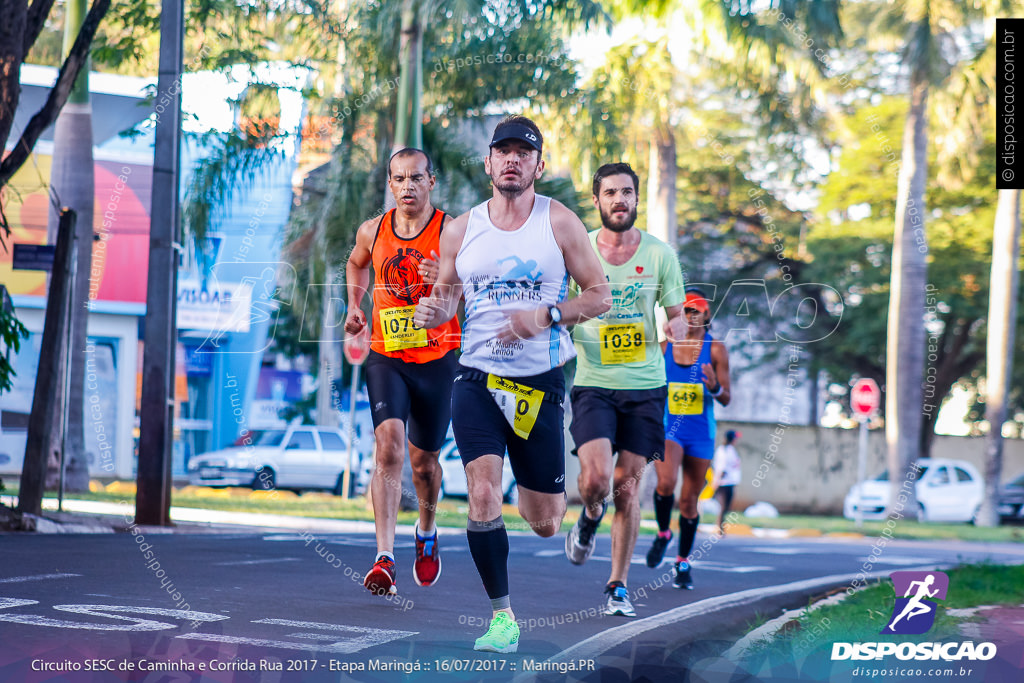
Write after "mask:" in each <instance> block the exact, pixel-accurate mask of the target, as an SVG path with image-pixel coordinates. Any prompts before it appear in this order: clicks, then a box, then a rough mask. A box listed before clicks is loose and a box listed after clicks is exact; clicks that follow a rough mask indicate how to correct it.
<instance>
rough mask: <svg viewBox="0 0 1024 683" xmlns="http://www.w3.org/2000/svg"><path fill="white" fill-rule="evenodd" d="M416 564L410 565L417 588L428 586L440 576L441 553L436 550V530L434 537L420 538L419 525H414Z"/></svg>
mask: <svg viewBox="0 0 1024 683" xmlns="http://www.w3.org/2000/svg"><path fill="white" fill-rule="evenodd" d="M415 534H416V562H415V563H413V565H412V578H413V579H415V580H416V585H418V586H430V585H433V583H434V582H435V581H437V579H438V577H440V576H441V553H440V551H439V550H438V548H437V529H436V528H435V529H434V536H433V537H432V538H428V539H426V540H422V539H421V538H420V525H419V524H417V525H416V532H415Z"/></svg>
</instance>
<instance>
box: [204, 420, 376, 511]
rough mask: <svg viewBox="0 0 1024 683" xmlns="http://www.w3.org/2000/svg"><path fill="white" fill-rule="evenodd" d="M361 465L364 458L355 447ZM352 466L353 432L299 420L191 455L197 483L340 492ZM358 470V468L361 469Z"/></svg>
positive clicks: (357, 461) (264, 488) (218, 485)
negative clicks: (249, 439)
mask: <svg viewBox="0 0 1024 683" xmlns="http://www.w3.org/2000/svg"><path fill="white" fill-rule="evenodd" d="M355 457H356V467H357V468H359V467H360V465H361V461H362V456H361V454H360V453H359V452H358V451H357V452H356V456H355ZM347 468H348V438H347V436H346V433H345V432H344V431H342V430H340V429H332V428H329V427H317V426H310V425H295V426H291V427H288V428H287V429H268V430H264V431H263V432H262V433H260V434H259V437H258V438H257V439H256V440H255V441H253V442H252V443H251V444H245V443H244V441H243V443H242V444H241V445H238V446H230V447H228V448H223V449H221V450H219V451H212V452H210V453H204V454H202V455H199V456H196V457H194V458H192V459H191V460H190V461H189V464H188V475H189V482H190V483H192V484H194V485H196V486H217V487H220V486H251V487H252V488H254V489H262V490H270V489H275V488H279V489H289V490H293V491H303V490H312V489H320V490H329V491H333V492H334V493H335V494H337V495H341V492H342V490H343V489H342V486H343V480H344V474H345V470H346V469H347ZM356 472H357V473H358V472H359V469H356Z"/></svg>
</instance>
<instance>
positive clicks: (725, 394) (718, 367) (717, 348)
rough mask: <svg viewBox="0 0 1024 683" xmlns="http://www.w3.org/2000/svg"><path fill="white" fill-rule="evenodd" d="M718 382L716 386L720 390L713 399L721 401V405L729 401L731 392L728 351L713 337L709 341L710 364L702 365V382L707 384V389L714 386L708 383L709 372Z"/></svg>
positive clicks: (725, 404) (727, 403)
mask: <svg viewBox="0 0 1024 683" xmlns="http://www.w3.org/2000/svg"><path fill="white" fill-rule="evenodd" d="M709 369H710V370H711V373H710V374H711V375H712V376H713V377H714V378H715V380H716V381H717V382H718V386H719V387H721V388H722V392H721V393H720V394H718V395H717V396H715V400H716V401H718V402H719V403H721V404H722V405H723V406H727V405H729V401H731V400H732V392H731V390H730V381H729V352H728V351H727V350H726V349H725V344H723V343H722V342H721V341H719V340H717V339H715V340H714V341H712V342H711V364H710V367H709V366H708V365H705V366H704V382H705V384H707V386H708V390H711V389H714V388H715V387H714V386H712V385H711V384H710V383H709V377H708V375H709V373H708V370H709Z"/></svg>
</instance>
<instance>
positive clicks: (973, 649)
mask: <svg viewBox="0 0 1024 683" xmlns="http://www.w3.org/2000/svg"><path fill="white" fill-rule="evenodd" d="M889 576H890V578H892V587H893V590H894V591H895V593H896V604H895V605H893V608H892V614H891V615H890V616H889V620H888V622H887V623H886V625H885V627H884V628H883V629H882V630H881V631H880V633H883V634H886V635H894V634H895V635H920V634H922V633H925V632H927V631H928V630H929V629H930V628H931V627H932V626H933V625H934V624H935V613H936V611H937V610H938V603H936V602H934V601H935V600H945V599H946V592H947V591H948V590H949V577H948V576H946V575H945V574H944V573H942V572H934V571H932V572H893V573H892V574H890V575H889ZM888 656H895V657H896V658H897V659H901V660H908V659H914V660H918V661H924V660H933V661H935V660H939V659H941V660H943V661H947V662H949V661H956V660H960V659H966V660H970V661H978V660H983V661H984V660H989V659H992V658H993V657H995V656H996V646H995V644H994V643H978V644H977V645H975V644H974V643H973V642H972V641H967V642H947V643H934V642H932V643H879V642H874V643H833V644H832V661H836V660H843V659H853V660H866V659H882V658H883V657H888Z"/></svg>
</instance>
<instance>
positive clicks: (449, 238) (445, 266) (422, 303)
mask: <svg viewBox="0 0 1024 683" xmlns="http://www.w3.org/2000/svg"><path fill="white" fill-rule="evenodd" d="M468 225H469V213H464V214H462V215H461V216H459V217H458V218H456V219H455V220H454V221H452V222H451V223H449V224H448V225H446V226H445V229H444V231H442V232H441V253H440V255H439V256H440V258H439V262H438V263H439V267H438V275H437V282H435V283H434V288H433V290H431V293H430V296H425V297H423V298H422V299H420V300H419V302H418V303H417V304H416V312H415V313H414V314H413V318H412V320H413V324H414V325H416V327H423V328H427V329H430V328H434V327H437V326H439V325H443V324H444V323H446V322H448V321H449V320H451V319H452V317H454V315H455V312H456V311H457V310H458V308H459V299H461V298H462V281H461V280H459V274H458V272H457V271H456V270H455V256H456V255H457V254H458V253H459V249H460V248H461V247H462V239H463V238H464V237H465V236H466V227H467V226H468Z"/></svg>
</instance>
